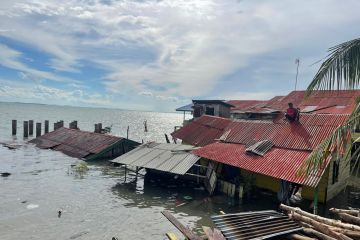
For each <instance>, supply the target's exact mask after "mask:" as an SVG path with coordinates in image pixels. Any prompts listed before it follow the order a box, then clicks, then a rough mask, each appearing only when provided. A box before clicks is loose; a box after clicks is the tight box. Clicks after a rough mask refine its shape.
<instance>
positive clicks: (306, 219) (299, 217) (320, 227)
mask: <svg viewBox="0 0 360 240" xmlns="http://www.w3.org/2000/svg"><path fill="white" fill-rule="evenodd" d="M289 217H290V218H292V219H294V220H297V221H301V222H305V223H307V224H310V225H311V226H313V227H314V229H315V230H317V231H319V232H322V233H324V234H326V235H328V236H330V237H333V238H335V239H338V240H352V239H351V238H349V237H348V236H345V235H344V234H342V233H338V232H335V231H333V230H331V229H330V228H329V226H327V225H325V224H323V223H321V222H318V221H316V220H314V219H312V218H309V217H305V216H302V215H300V214H299V213H296V212H293V213H291V214H289Z"/></svg>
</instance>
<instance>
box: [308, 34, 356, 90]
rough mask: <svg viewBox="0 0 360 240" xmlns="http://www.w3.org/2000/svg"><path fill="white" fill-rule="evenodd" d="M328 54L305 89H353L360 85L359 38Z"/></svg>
mask: <svg viewBox="0 0 360 240" xmlns="http://www.w3.org/2000/svg"><path fill="white" fill-rule="evenodd" d="M328 51H329V52H330V53H329V55H328V56H327V59H326V60H325V61H324V62H323V63H322V65H321V67H320V69H319V70H318V72H317V73H316V75H315V77H314V78H313V80H312V81H311V83H310V85H309V86H308V88H307V95H310V94H311V91H313V90H341V89H354V88H356V87H357V86H359V83H360V38H357V39H354V40H351V41H348V42H344V43H341V44H339V45H336V46H334V47H332V48H330V49H329V50H328Z"/></svg>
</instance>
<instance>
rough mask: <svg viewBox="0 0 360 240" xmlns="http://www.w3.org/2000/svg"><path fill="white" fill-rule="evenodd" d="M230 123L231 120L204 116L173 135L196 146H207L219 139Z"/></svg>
mask: <svg viewBox="0 0 360 240" xmlns="http://www.w3.org/2000/svg"><path fill="white" fill-rule="evenodd" d="M230 122H231V120H230V119H226V118H220V117H214V116H207V115H204V116H201V117H199V118H197V119H195V120H193V121H192V122H190V123H188V124H187V125H185V126H184V127H182V128H180V129H179V130H177V131H175V132H173V133H172V134H171V135H172V136H173V137H174V138H179V139H181V140H183V141H184V142H186V143H188V144H191V145H194V146H205V145H207V144H209V143H213V142H214V141H215V139H218V138H219V137H220V136H221V135H222V134H223V130H224V129H225V127H226V126H227V125H228V124H229V123H230Z"/></svg>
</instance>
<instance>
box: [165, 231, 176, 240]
mask: <svg viewBox="0 0 360 240" xmlns="http://www.w3.org/2000/svg"><path fill="white" fill-rule="evenodd" d="M166 236H167V238H168V239H169V240H178V239H177V237H176V235H175V234H174V233H166Z"/></svg>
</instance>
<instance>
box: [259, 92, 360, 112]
mask: <svg viewBox="0 0 360 240" xmlns="http://www.w3.org/2000/svg"><path fill="white" fill-rule="evenodd" d="M358 97H360V90H340V91H313V92H312V93H311V95H310V96H308V97H307V98H305V91H293V92H291V93H289V94H288V95H287V96H283V97H281V96H277V97H274V98H273V99H270V100H269V101H268V102H267V103H266V104H265V107H267V108H272V109H277V110H281V111H285V110H286V109H287V108H288V103H289V102H292V103H293V104H294V107H297V108H300V110H301V111H302V112H309V110H310V111H311V112H314V113H335V114H336V113H337V114H350V113H351V112H352V111H353V110H354V108H355V105H356V99H357V98H358Z"/></svg>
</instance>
